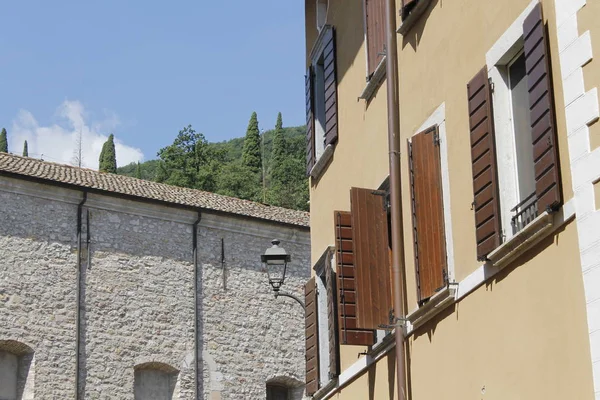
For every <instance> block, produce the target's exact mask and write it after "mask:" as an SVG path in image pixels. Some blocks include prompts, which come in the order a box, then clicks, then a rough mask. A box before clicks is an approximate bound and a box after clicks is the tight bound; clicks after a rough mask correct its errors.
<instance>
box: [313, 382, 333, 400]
mask: <svg viewBox="0 0 600 400" xmlns="http://www.w3.org/2000/svg"><path fill="white" fill-rule="evenodd" d="M337 384H338V378H337V377H335V378H333V379H331V380H329V382H327V384H326V385H324V386H322V387H321V388H320V389H319V390H317V392H316V393H315V394H313V395H312V399H313V400H320V399H322V398H323V397H325V395H327V394H329V392H330V391H331V390H332V389H334V388H336V387H337Z"/></svg>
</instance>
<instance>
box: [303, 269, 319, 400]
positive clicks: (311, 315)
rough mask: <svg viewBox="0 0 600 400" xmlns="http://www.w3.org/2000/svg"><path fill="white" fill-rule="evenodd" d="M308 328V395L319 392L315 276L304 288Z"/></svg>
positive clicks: (306, 326) (305, 316)
mask: <svg viewBox="0 0 600 400" xmlns="http://www.w3.org/2000/svg"><path fill="white" fill-rule="evenodd" d="M304 304H305V310H304V313H305V314H304V318H305V328H306V394H307V395H309V396H310V395H312V394H314V393H316V391H317V390H319V334H318V326H319V324H318V320H317V311H318V310H317V286H316V282H315V277H314V276H313V277H312V278H310V279H309V280H308V282H306V285H305V286H304Z"/></svg>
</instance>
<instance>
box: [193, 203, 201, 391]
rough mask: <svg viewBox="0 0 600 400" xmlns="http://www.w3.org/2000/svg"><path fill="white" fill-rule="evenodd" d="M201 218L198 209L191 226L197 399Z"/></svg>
mask: <svg viewBox="0 0 600 400" xmlns="http://www.w3.org/2000/svg"><path fill="white" fill-rule="evenodd" d="M201 220H202V213H201V212H200V211H198V219H196V222H194V225H193V228H192V254H193V255H192V257H193V263H194V399H196V400H198V384H199V378H198V373H199V369H200V368H199V367H198V364H199V363H200V348H199V345H198V336H199V335H198V319H199V315H198V224H199V223H200V221H201Z"/></svg>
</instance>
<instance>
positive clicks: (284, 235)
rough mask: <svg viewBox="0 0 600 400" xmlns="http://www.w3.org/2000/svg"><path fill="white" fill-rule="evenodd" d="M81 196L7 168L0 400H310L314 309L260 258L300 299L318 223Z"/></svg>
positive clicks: (1, 244)
mask: <svg viewBox="0 0 600 400" xmlns="http://www.w3.org/2000/svg"><path fill="white" fill-rule="evenodd" d="M83 192H84V191H83V190H77V189H76V188H73V187H61V186H58V185H53V184H51V183H47V182H46V183H45V182H39V181H37V182H36V181H31V180H27V179H19V178H18V177H7V176H0V398H1V399H34V398H35V399H76V398H78V399H138V398H139V399H155V398H156V399H196V398H197V399H202V398H203V399H210V400H219V399H236V400H237V399H264V398H265V396H266V391H267V389H266V387H267V384H273V385H279V386H282V387H286V388H287V390H288V391H289V396H290V399H294V400H296V399H301V398H302V396H303V379H304V378H303V374H304V329H303V328H304V322H303V321H304V311H303V309H302V308H301V307H300V306H299V305H298V304H297V303H295V302H294V301H293V300H291V299H289V298H279V299H275V298H274V297H273V295H272V292H271V289H270V287H269V286H268V282H267V278H266V274H265V272H264V271H263V270H262V266H261V263H260V254H261V253H262V252H264V250H265V249H266V248H267V247H268V246H269V245H270V240H271V239H273V238H278V239H280V240H281V244H282V246H284V247H285V248H286V250H287V251H288V253H290V254H291V255H292V263H291V266H290V267H289V269H288V277H289V278H288V279H287V280H286V284H285V286H284V288H285V289H286V290H287V291H289V292H291V293H293V294H295V295H297V296H299V297H302V286H303V284H304V282H305V281H306V279H307V278H308V275H309V268H308V266H309V264H310V260H309V257H310V255H309V254H310V251H309V237H308V235H309V233H308V228H307V227H302V226H294V225H292V224H282V223H277V222H274V221H265V220H260V219H258V218H249V217H243V216H239V215H234V214H227V213H223V212H219V213H217V212H211V210H204V211H201V212H199V213H198V212H195V211H192V210H189V209H182V208H180V207H175V206H170V205H169V204H153V203H149V202H144V201H137V200H132V199H127V198H121V197H119V196H114V195H109V194H104V193H101V192H98V191H96V192H90V193H87V195H85V196H84V195H83ZM79 212H80V215H81V224H80V227H81V229H80V230H78V214H79ZM195 224H197V225H196V226H197V237H196V240H197V274H196V276H197V281H196V285H197V288H198V290H197V292H196V294H197V296H194V288H195V285H194V276H195V274H194V268H195V267H194V252H193V236H194V235H193V227H194V225H195ZM78 232H80V238H81V246H80V250H79V251H78V243H79V236H78ZM78 254H80V257H78ZM78 265H80V269H79V271H80V275H79V283H80V286H79V287H80V289H79V292H78V289H77V287H78V273H77V271H78ZM78 293H79V297H78ZM78 315H79V332H80V335H79V357H77V351H76V349H77V348H78V347H77V346H78V344H77V342H78V340H77V339H78V337H77V326H78V317H77V316H78ZM196 316H197V320H198V322H197V325H196V324H195V318H196ZM195 325H196V326H195ZM195 327H196V329H195ZM195 338H197V340H195ZM196 353H197V354H198V356H199V357H198V360H199V363H198V368H197V370H198V379H196V374H195V370H196V368H195V367H196V366H195V359H196V358H195V354H196ZM196 381H197V393H196ZM76 395H77V396H76Z"/></svg>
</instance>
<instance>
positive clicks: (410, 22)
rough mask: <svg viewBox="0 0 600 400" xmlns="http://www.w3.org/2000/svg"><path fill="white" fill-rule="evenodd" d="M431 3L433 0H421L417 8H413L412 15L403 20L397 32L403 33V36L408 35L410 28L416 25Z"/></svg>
mask: <svg viewBox="0 0 600 400" xmlns="http://www.w3.org/2000/svg"><path fill="white" fill-rule="evenodd" d="M429 3H431V0H420V1H419V2H418V3H417V5H416V6H415V8H413V9H412V11H411V12H410V15H409V16H408V17H406V19H405V20H404V21H402V23H401V24H400V27H399V28H398V30H397V31H396V32H397V33H399V34H401V35H402V36H404V35H406V34H407V33H408V31H409V30H410V28H412V27H413V26H414V25H415V23H416V22H417V21H418V20H419V18H420V17H421V15H423V13H424V12H425V10H426V9H427V7H428V6H429Z"/></svg>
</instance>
